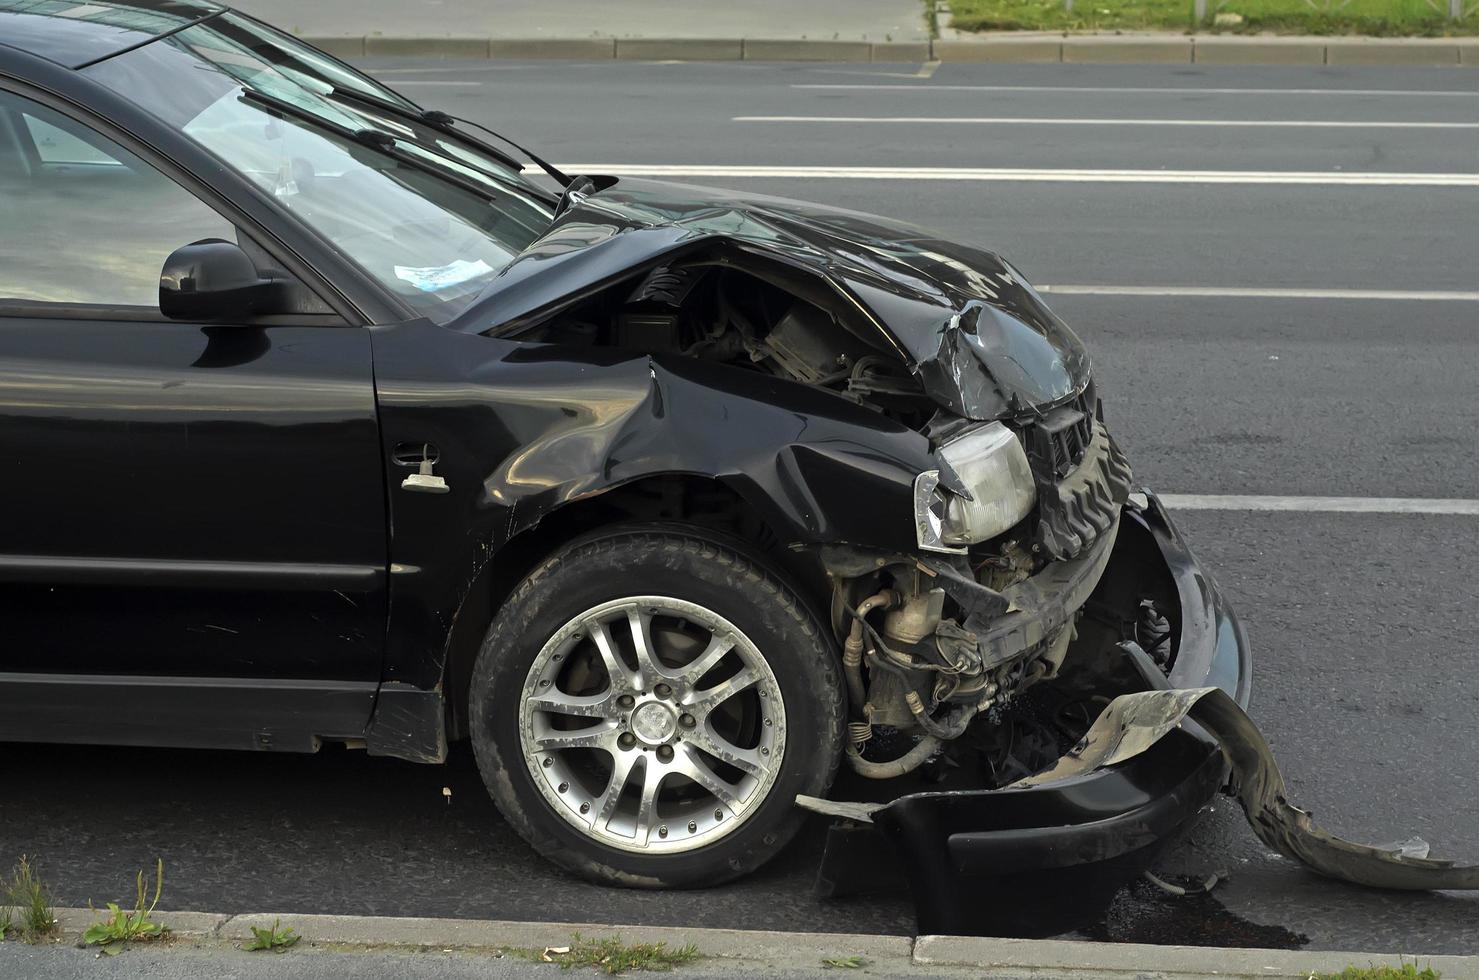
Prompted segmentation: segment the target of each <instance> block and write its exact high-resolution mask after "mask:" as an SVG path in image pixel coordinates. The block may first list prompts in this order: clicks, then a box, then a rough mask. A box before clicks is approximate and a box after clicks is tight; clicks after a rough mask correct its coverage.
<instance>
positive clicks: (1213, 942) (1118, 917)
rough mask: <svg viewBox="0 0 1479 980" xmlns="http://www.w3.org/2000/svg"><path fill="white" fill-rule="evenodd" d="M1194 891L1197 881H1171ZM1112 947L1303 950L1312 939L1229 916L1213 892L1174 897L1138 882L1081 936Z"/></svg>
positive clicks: (1118, 898) (1239, 917)
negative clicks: (1144, 944) (1110, 944)
mask: <svg viewBox="0 0 1479 980" xmlns="http://www.w3.org/2000/svg"><path fill="white" fill-rule="evenodd" d="M1168 880H1172V881H1174V883H1175V884H1178V885H1183V886H1185V887H1186V888H1187V889H1188V890H1189V891H1191V890H1192V889H1195V888H1197V887H1198V884H1197V882H1196V881H1195V880H1194V879H1192V878H1185V879H1182V878H1179V877H1177V878H1169V879H1168ZM1082 932H1083V934H1084V935H1085V936H1086V937H1088V938H1089V939H1093V940H1097V941H1099V942H1109V943H1152V944H1155V945H1175V946H1215V947H1220V948H1224V949H1244V948H1256V949H1299V948H1300V947H1302V946H1305V945H1308V943H1309V941H1310V940H1309V937H1308V936H1306V935H1304V934H1303V933H1299V932H1293V931H1291V930H1289V929H1285V928H1284V927H1283V926H1270V925H1260V924H1259V923H1256V922H1249V921H1248V920H1247V919H1244V918H1242V917H1241V916H1238V915H1235V914H1234V913H1232V912H1230V911H1228V909H1227V907H1226V906H1224V905H1223V904H1222V903H1221V902H1219V901H1218V900H1217V899H1216V898H1215V897H1214V896H1213V895H1212V894H1211V893H1210V892H1201V893H1195V892H1193V893H1192V894H1187V895H1170V894H1167V893H1166V892H1164V891H1162V890H1161V889H1159V888H1157V887H1156V886H1155V885H1153V884H1151V883H1150V882H1149V881H1147V880H1145V879H1144V878H1137V879H1136V880H1135V881H1133V882H1131V883H1130V884H1129V885H1127V886H1126V887H1125V888H1123V889H1121V890H1120V892H1119V894H1118V895H1116V896H1115V898H1114V901H1113V903H1111V904H1110V906H1109V908H1108V910H1106V911H1105V913H1104V918H1103V919H1101V920H1100V921H1098V922H1096V923H1094V924H1092V925H1089V926H1086V927H1084V928H1083V930H1082Z"/></svg>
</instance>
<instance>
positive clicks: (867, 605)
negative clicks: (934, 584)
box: [842, 589, 899, 718]
mask: <svg viewBox="0 0 1479 980" xmlns="http://www.w3.org/2000/svg"><path fill="white" fill-rule="evenodd" d="M898 601H899V594H898V593H897V592H894V591H893V590H892V589H884V590H883V591H882V592H880V593H878V594H877V595H873V596H869V597H868V598H866V599H864V600H863V601H862V602H860V603H858V608H857V609H856V610H851V609H850V610H848V611H849V612H851V613H852V614H853V623H852V629H850V630H849V631H848V633H847V640H846V641H845V642H844V643H843V644H842V676H843V679H844V680H845V681H846V682H847V699H848V701H849V702H850V703H851V705H852V710H853V712H854V713H855V714H856V715H857V716H858V717H859V718H861V717H863V705H864V704H865V703H867V700H868V694H867V689H866V688H865V687H864V686H863V628H864V627H865V626H866V625H867V622H866V620H865V617H866V616H867V615H868V614H869V613H870V612H872V611H873V610H875V609H879V608H883V609H888V608H890V607H891V606H894V605H897V604H898Z"/></svg>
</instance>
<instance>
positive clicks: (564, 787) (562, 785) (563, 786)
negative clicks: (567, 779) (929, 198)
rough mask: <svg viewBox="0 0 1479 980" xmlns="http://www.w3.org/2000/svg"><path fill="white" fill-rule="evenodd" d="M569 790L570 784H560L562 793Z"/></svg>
mask: <svg viewBox="0 0 1479 980" xmlns="http://www.w3.org/2000/svg"><path fill="white" fill-rule="evenodd" d="M569 788H570V784H569V783H561V784H560V792H561V793H563V792H565V790H567V789H569Z"/></svg>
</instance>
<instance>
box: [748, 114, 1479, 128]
mask: <svg viewBox="0 0 1479 980" xmlns="http://www.w3.org/2000/svg"><path fill="white" fill-rule="evenodd" d="M730 121H731V122H762V123H867V124H870V125H871V124H874V123H904V124H908V125H916V124H928V123H946V124H949V125H952V126H1235V127H1243V128H1248V127H1267V128H1297V129H1479V122H1407V121H1405V120H1404V121H1388V120H1372V121H1361V120H1346V119H1092V118H1079V119H1068V118H1054V117H1046V116H1038V117H1026V116H956V117H941V116H732V117H730Z"/></svg>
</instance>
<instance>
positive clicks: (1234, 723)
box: [1012, 687, 1479, 891]
mask: <svg viewBox="0 0 1479 980" xmlns="http://www.w3.org/2000/svg"><path fill="white" fill-rule="evenodd" d="M1188 719H1190V720H1191V721H1192V722H1195V723H1196V724H1198V725H1200V726H1201V727H1202V728H1203V729H1205V730H1206V731H1207V732H1208V733H1209V734H1210V735H1211V736H1212V737H1213V738H1215V739H1216V740H1217V744H1218V745H1219V746H1221V748H1222V753H1223V756H1224V757H1225V758H1226V759H1227V761H1228V764H1229V765H1230V766H1231V770H1232V776H1231V789H1232V793H1233V795H1234V796H1236V797H1237V799H1238V802H1239V803H1241V804H1242V807H1243V813H1244V814H1245V815H1246V816H1247V818H1248V822H1249V823H1250V824H1252V826H1253V832H1254V833H1255V834H1256V835H1258V839H1259V840H1261V841H1263V842H1264V843H1265V844H1267V845H1268V846H1269V847H1272V848H1273V849H1274V850H1276V851H1278V852H1279V853H1280V854H1283V855H1284V856H1285V857H1288V858H1292V859H1293V860H1296V861H1299V862H1300V863H1302V864H1304V865H1305V866H1306V867H1308V868H1310V869H1312V870H1314V871H1317V872H1319V873H1320V874H1322V875H1325V876H1327V877H1330V878H1337V879H1339V880H1341V881H1348V882H1352V883H1354V884H1357V885H1367V886H1370V887H1373V888H1392V889H1402V890H1408V891H1427V890H1436V889H1479V866H1476V865H1460V864H1456V863H1454V862H1452V861H1443V860H1437V859H1433V858H1429V857H1427V850H1428V848H1427V844H1426V843H1424V842H1422V841H1420V840H1412V841H1408V842H1406V843H1404V844H1401V845H1395V846H1392V847H1376V846H1372V845H1368V844H1356V843H1352V842H1351V841H1346V840H1342V839H1340V838H1339V837H1336V836H1334V835H1333V834H1330V833H1329V832H1327V831H1325V830H1322V829H1320V828H1319V827H1317V826H1316V825H1315V822H1314V820H1313V819H1312V818H1311V817H1310V815H1309V814H1308V813H1306V812H1305V811H1303V810H1301V809H1299V808H1298V807H1296V806H1294V805H1292V804H1291V803H1289V801H1288V800H1287V799H1286V798H1285V787H1284V777H1283V775H1282V774H1280V772H1279V767H1278V764H1277V763H1276V762H1275V761H1274V756H1273V752H1272V751H1271V750H1270V749H1269V746H1268V742H1267V741H1265V740H1264V737H1263V735H1262V733H1261V732H1259V730H1258V727H1257V726H1256V725H1254V724H1253V720H1252V719H1251V718H1249V717H1248V716H1247V714H1245V713H1244V711H1243V709H1242V708H1240V707H1239V706H1238V704H1237V702H1236V701H1234V700H1233V699H1232V698H1230V697H1228V695H1227V694H1226V693H1225V692H1224V691H1222V690H1221V689H1220V688H1216V687H1202V688H1189V689H1184V690H1169V691H1142V692H1138V693H1135V694H1122V695H1120V696H1119V697H1117V698H1115V699H1114V700H1113V701H1112V702H1110V704H1109V706H1108V707H1106V708H1105V709H1104V711H1103V713H1102V714H1100V715H1099V718H1098V719H1097V720H1096V721H1095V722H1094V724H1093V726H1092V727H1090V729H1089V731H1088V733H1087V734H1086V735H1084V737H1083V739H1082V740H1080V742H1079V743H1078V745H1076V746H1075V747H1074V748H1073V750H1072V751H1070V752H1068V753H1067V754H1066V755H1064V756H1063V757H1062V758H1061V759H1059V760H1058V762H1057V764H1056V765H1055V766H1054V767H1053V768H1051V769H1049V770H1047V771H1045V772H1041V773H1038V774H1037V775H1034V776H1030V777H1028V778H1026V779H1023V780H1019V781H1018V782H1016V783H1013V784H1012V786H1013V787H1020V788H1027V787H1032V786H1044V785H1048V784H1051V783H1055V782H1057V781H1059V780H1062V779H1067V778H1069V777H1071V776H1079V775H1083V774H1085V773H1089V772H1092V771H1094V770H1097V769H1102V768H1104V767H1105V766H1112V765H1115V764H1116V763H1120V762H1124V761H1126V760H1127V759H1132V758H1134V757H1135V756H1137V755H1139V754H1141V753H1143V752H1144V751H1146V750H1147V749H1149V748H1150V747H1151V746H1152V745H1154V744H1155V743H1156V742H1158V741H1159V740H1160V739H1161V738H1162V737H1163V736H1165V735H1166V734H1167V733H1168V732H1170V731H1172V730H1174V729H1175V728H1177V727H1179V726H1180V725H1181V724H1183V722H1184V721H1186V720H1188Z"/></svg>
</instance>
